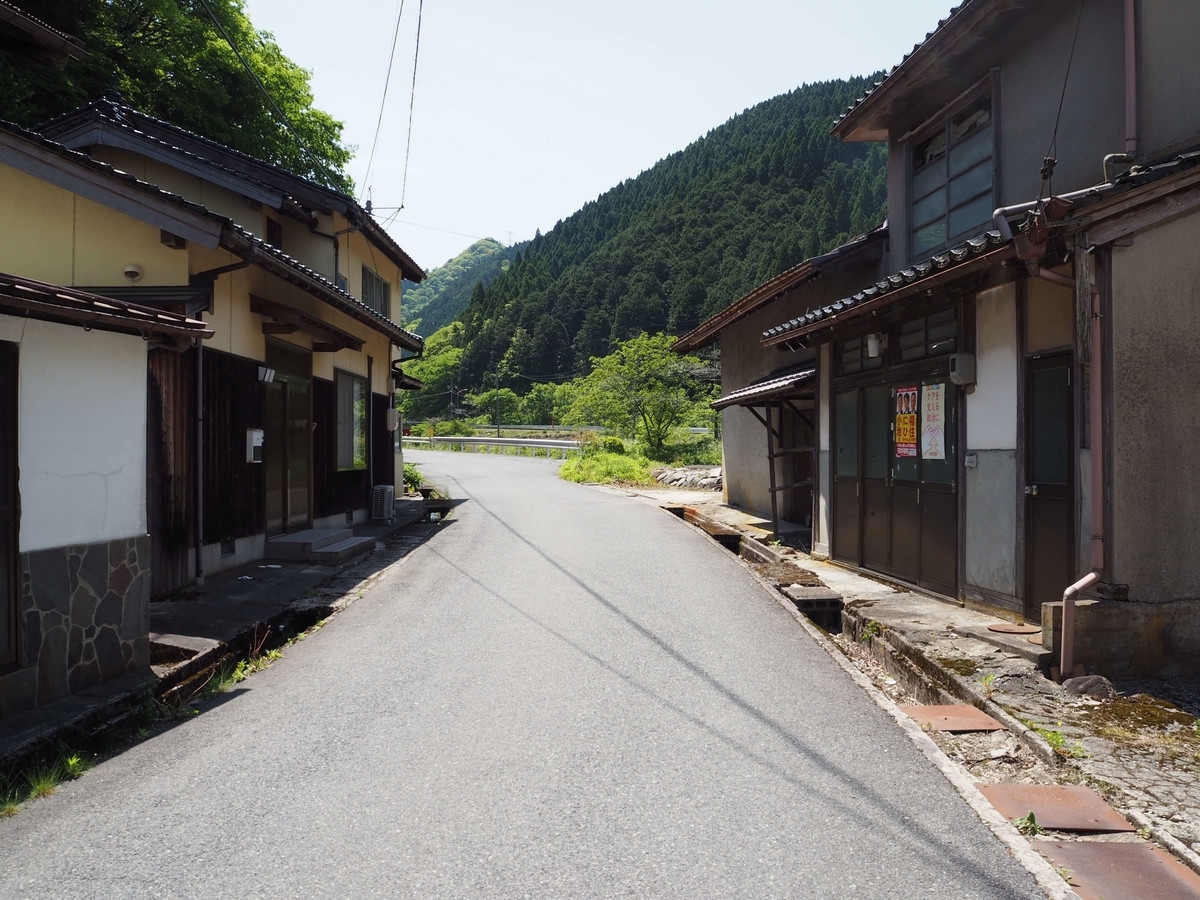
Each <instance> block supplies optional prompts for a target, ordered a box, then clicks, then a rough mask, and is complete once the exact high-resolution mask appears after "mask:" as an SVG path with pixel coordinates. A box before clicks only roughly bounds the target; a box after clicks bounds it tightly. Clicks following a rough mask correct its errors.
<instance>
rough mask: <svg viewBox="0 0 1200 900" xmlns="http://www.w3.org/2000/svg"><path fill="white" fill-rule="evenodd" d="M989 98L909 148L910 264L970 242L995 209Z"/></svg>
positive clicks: (951, 117)
mask: <svg viewBox="0 0 1200 900" xmlns="http://www.w3.org/2000/svg"><path fill="white" fill-rule="evenodd" d="M993 132H994V127H993V122H992V98H991V96H990V95H988V94H985V95H984V96H982V97H979V98H977V99H976V100H974V101H973V102H972V103H970V104H969V105H968V106H967V107H966V108H965V109H962V110H960V111H958V112H956V113H954V114H953V115H951V116H949V117H947V118H946V120H945V122H944V123H943V125H942V127H941V129H939V130H937V131H934V132H933V133H932V134H930V133H927V134H926V135H925V137H924V138H922V139H920V140H918V141H915V142H914V143H913V145H912V148H913V149H912V163H911V166H912V172H911V178H910V181H909V197H910V204H909V234H910V249H911V256H912V258H913V259H921V258H922V257H924V256H927V255H928V254H930V253H933V252H935V251H937V250H939V249H941V248H943V247H945V246H946V245H947V244H948V243H951V242H952V241H954V240H955V239H957V238H965V237H969V236H970V234H971V233H972V232H973V231H974V230H976V229H977V228H978V227H979V226H980V225H983V224H985V223H986V222H988V221H990V220H991V218H992V211H993V210H994V209H995V208H996V202H995V195H994V190H993V185H994V182H995V162H994V157H995V150H994V148H995V138H994V133H993Z"/></svg>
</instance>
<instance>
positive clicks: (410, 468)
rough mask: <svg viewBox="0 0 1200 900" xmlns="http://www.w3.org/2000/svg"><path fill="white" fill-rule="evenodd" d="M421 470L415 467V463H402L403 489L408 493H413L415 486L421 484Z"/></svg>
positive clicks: (415, 489) (415, 490)
mask: <svg viewBox="0 0 1200 900" xmlns="http://www.w3.org/2000/svg"><path fill="white" fill-rule="evenodd" d="M422 480H423V479H422V478H421V470H420V469H418V468H417V464H416V463H405V464H404V490H406V491H407V492H408V493H410V494H415V493H416V492H417V488H419V487H420V486H421V481H422Z"/></svg>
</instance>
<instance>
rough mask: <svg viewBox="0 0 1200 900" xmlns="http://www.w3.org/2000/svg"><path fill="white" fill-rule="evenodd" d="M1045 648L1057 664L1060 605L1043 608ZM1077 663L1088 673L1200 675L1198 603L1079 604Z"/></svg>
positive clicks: (1106, 675)
mask: <svg viewBox="0 0 1200 900" xmlns="http://www.w3.org/2000/svg"><path fill="white" fill-rule="evenodd" d="M1042 644H1043V646H1045V647H1046V648H1047V649H1053V651H1054V658H1055V660H1056V661H1057V659H1058V655H1059V651H1060V649H1061V647H1062V603H1061V601H1060V602H1057V603H1046V604H1043V606H1042ZM1075 662H1076V663H1078V664H1080V665H1082V666H1083V668H1084V670H1085V671H1086V672H1087V673H1088V674H1089V675H1104V676H1105V677H1107V678H1114V679H1115V678H1149V677H1158V678H1165V677H1173V676H1192V675H1197V674H1200V600H1176V601H1174V602H1169V603H1138V602H1120V601H1112V600H1079V601H1077V602H1076V603H1075Z"/></svg>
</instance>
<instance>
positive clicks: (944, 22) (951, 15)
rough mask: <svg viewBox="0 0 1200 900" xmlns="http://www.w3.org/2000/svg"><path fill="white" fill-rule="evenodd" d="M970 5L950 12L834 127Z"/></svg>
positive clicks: (969, 1) (841, 117) (836, 121)
mask: <svg viewBox="0 0 1200 900" xmlns="http://www.w3.org/2000/svg"><path fill="white" fill-rule="evenodd" d="M970 3H971V0H967V2H966V3H960V4H959V5H958V6H956V7H954V8H953V9H952V10H950V13H949V14H948V15H947V16H946V18H944V19H940V20H938V23H937V27H936V28H934V29H933V31H930V32H928V33H926V35H925V39H924V40H922V41H920V42H918V43H916V44H914V45H913V48H912V50H910V51H909V52H908V53H905V54H904V58H903V59H902V60H900V62H899V63H897V64H896V65H894V66H892V70H891V71H890V72H888V73H887V75H886V76H885V77H883V78H881V79H880V80H879V81H876V82H875V83H874V84H873V85H871V87H869V88H867V90H866V91H865V92H864V93H863V95H862V96H861V97H859V98H858V99H857V100H855V101H854V102H853V103H852V104H851V105H850V106H848V107H846V111H845V112H844V113H842V114H841V115H840V116H838V117H837V119H835V120H834V125H835V126H837V125H839V124H841V122H842V120H843V119H845V118H846V117H847V116H849V115H850V114H851V113H853V112H854V110H856V109H857V108H858V107H859V106H860V105H862V104H863V103H864V102H866V99H867V98H868V97H870V96H871V95H872V94H874V93H875V91H877V90H878V89H879V88H881V87H883V85H885V84H886V83H887V82H888V79H890V78H892V77H893V76H894V75H895V74H896V73H897V72H899V71H900V69H901V67H903V66H904V64H905V63H907V62H908V61H909V60H910V59H911V58H912V57H913V56H914V55H916V54H917V53H918V52H920V50H921V48H922V47H924V46H925V45H926V44H928V43H929V41H931V40H932V39H933V37H934V36H935V35H937V34H939V33H940V32H941V31H942V30H943V29H944V28H945V27H946V26H947V25H949V24H950V23H951V22H952V21H953V20H954V17H955V16H957V15H958V14H959V13H961V12H962V11H963V10H964V9H966V8H967V7H968V6H969V5H970Z"/></svg>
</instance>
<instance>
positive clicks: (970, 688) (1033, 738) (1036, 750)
mask: <svg viewBox="0 0 1200 900" xmlns="http://www.w3.org/2000/svg"><path fill="white" fill-rule="evenodd" d="M861 609H864V607H855V608H851V607H846V609H845V610H843V611H842V617H843V618H844V619H847V618H848V619H850V620H852V621H856V622H857V623H863V624H862V625H861V627H858V626H856V627H858V630H859V632H861V631H862V630H863V629H865V627H866V625H865V623H867V622H873V621H875V620H874V619H872V618H871V617H870V616H868V615H863V613H862V612H860V610H861ZM879 624H880V625H883V623H882V622H881V623H879ZM881 634H883V636H884V637H883V640H884V641H886V643H887V645H888V646H889V647H891V648H892V649H893V650H894V651H895V652H896V653H898V654H899V655H900V656H901V657H902V658H903V659H905V660H906V661H907V662H908V663H909V664H910V665H912V666H913V668H914V669H915V670H916V672H917V674H918V676H919V677H922V678H924V679H925V680H926V683H927V684H928V685H929V686H930V687H932V688H934V689H937V690H940V691H942V692H943V693H945V694H946V695H947V696H948V697H950V698H951V699H956V700H963V701H965V702H967V703H969V704H970V705H971V706H974V707H976V708H977V709H980V710H983V712H985V713H987V714H988V715H989V716H991V717H992V718H993V719H996V720H997V721H998V722H1000V723H1001V724H1002V725H1004V727H1005V728H1006V729H1007V730H1008V731H1010V732H1011V733H1012V734H1013V735H1015V736H1016V738H1017V739H1018V740H1019V741H1021V743H1023V744H1025V746H1027V747H1028V748H1029V749H1030V751H1032V752H1033V754H1034V755H1035V756H1036V757H1037V758H1038V759H1039V760H1041V761H1042V762H1043V763H1045V764H1046V765H1047V766H1049V767H1050V768H1052V769H1057V768H1059V767H1061V766H1062V765H1063V764H1064V760H1063V758H1062V757H1060V756H1059V755H1058V754H1057V753H1055V752H1054V748H1052V747H1051V746H1050V745H1049V744H1048V743H1047V742H1046V739H1045V738H1043V737H1042V736H1041V735H1040V734H1038V733H1037V732H1036V731H1034V730H1033V729H1031V728H1027V727H1026V726H1025V725H1024V724H1022V723H1021V722H1020V721H1018V720H1017V719H1016V718H1014V717H1013V716H1012V714H1010V713H1009V712H1008V711H1007V710H1005V709H1004V708H1003V707H1001V706H1000V705H999V704H997V703H995V702H994V701H992V700H989V699H988V698H987V697H986V696H985V695H983V694H982V693H980V692H979V691H977V690H976V689H975V685H974V684H973V683H972V682H970V681H967V680H966V679H965V678H963V677H961V676H960V675H956V674H955V673H954V672H951V671H949V670H947V669H945V668H943V667H941V666H938V665H937V664H936V663H935V662H934V661H933V660H931V659H929V657H928V656H926V655H925V654H924V653H922V652H921V651H920V649H918V648H917V647H916V646H915V645H914V644H913V643H912V641H910V640H908V638H906V637H904V635H902V634H900V633H898V632H896V631H895V630H893V629H890V628H886V627H885V628H884V629H883V631H882V632H881ZM876 640H879V638H873V639H872V643H873V642H874V641H876ZM931 669H934V670H936V672H937V673H938V674H937V676H936V677H935V676H934V674H933V672H932V671H931Z"/></svg>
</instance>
